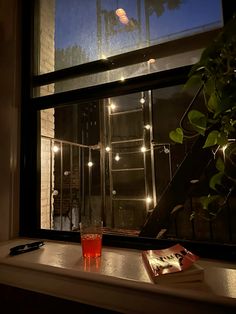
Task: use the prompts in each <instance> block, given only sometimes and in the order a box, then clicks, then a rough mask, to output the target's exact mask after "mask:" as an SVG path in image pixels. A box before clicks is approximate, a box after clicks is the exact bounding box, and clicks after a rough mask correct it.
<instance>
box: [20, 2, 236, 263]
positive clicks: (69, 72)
mask: <svg viewBox="0 0 236 314" xmlns="http://www.w3.org/2000/svg"><path fill="white" fill-rule="evenodd" d="M222 4H223V16H224V22H226V21H227V20H228V19H229V18H230V17H231V15H232V10H235V11H236V8H235V7H236V5H235V4H232V3H231V4H229V1H228V3H227V1H226V0H223V1H222ZM38 5H39V1H30V2H29V3H26V2H23V3H22V105H21V143H20V144H21V160H20V164H21V165H20V173H21V175H20V236H30V237H39V238H47V239H54V240H62V241H72V242H80V234H79V233H78V232H67V231H55V230H45V229H40V228H39V222H40V202H39V199H40V197H39V195H40V182H39V181H40V180H39V178H40V152H39V150H38V149H37V147H39V143H40V132H39V131H40V130H39V127H40V123H38V122H39V121H40V110H42V109H48V108H57V107H59V106H61V105H65V104H68V105H69V104H71V103H74V102H76V103H79V102H88V101H92V100H98V99H102V98H107V97H113V96H120V95H125V94H127V93H134V92H138V91H143V90H149V89H153V88H161V87H167V86H170V85H174V84H182V83H184V82H186V79H187V76H188V73H189V70H190V68H191V65H189V66H184V67H181V68H175V69H171V70H167V71H163V72H157V73H152V74H147V75H143V76H139V77H134V78H130V79H126V80H125V82H122V83H121V82H120V81H116V82H110V83H106V84H102V85H96V86H92V87H86V88H82V89H77V90H71V91H66V92H61V93H57V94H52V95H47V96H41V97H35V98H34V97H33V88H34V87H38V86H42V85H46V84H49V83H55V82H58V81H61V80H64V79H68V78H73V77H77V76H78V75H87V74H95V73H99V72H103V71H106V70H110V69H116V68H119V67H123V66H127V65H131V64H134V63H137V62H141V61H143V58H144V55H145V58H146V57H147V56H148V59H149V58H150V57H151V56H152V54H153V52H154V53H156V52H158V54H160V55H163V54H164V53H165V52H166V51H169V50H170V49H171V45H172V44H173V42H167V43H163V44H160V45H156V46H152V47H148V48H144V49H141V50H138V51H133V52H128V53H124V54H121V55H118V56H114V57H111V58H108V60H106V61H104V60H98V61H94V62H90V63H87V64H83V65H78V66H74V67H70V68H67V69H62V70H57V71H54V72H51V73H46V74H42V75H34V73H33V69H34V66H33V65H34V60H33V55H34V43H35V42H36V41H35V38H34V33H33V29H34V27H33V26H34V25H35V26H36V25H37V17H35V16H34V12H35V9H36V8H37V7H38ZM217 32H218V31H210V32H207V33H203V34H197V35H194V36H190V37H188V38H183V39H178V40H176V41H177V42H178V43H180V45H179V46H180V47H185V45H188V44H189V43H190V42H192V41H193V40H195V41H196V42H198V40H197V39H201V41H202V42H203V43H204V44H206V42H207V41H208V40H209V38H210V36H214V34H216V33H217ZM196 47H198V43H197V46H196ZM180 49H182V48H180ZM175 243H182V245H184V246H185V247H186V248H188V249H190V250H194V252H196V254H199V255H200V256H202V257H207V258H220V259H222V257H223V259H226V260H231V259H233V258H235V255H236V245H233V244H232V245H231V244H219V243H209V242H202V243H200V242H199V241H186V240H185V241H184V240H179V239H178V240H166V239H158V240H157V239H153V238H148V237H145V238H141V237H137V238H136V237H129V236H118V235H109V234H105V235H104V245H109V246H115V247H125V248H134V249H139V250H143V249H151V248H164V247H167V246H170V245H172V244H175Z"/></svg>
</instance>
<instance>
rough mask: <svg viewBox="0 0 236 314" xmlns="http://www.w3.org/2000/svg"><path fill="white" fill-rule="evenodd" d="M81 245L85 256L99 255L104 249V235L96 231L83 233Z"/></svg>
mask: <svg viewBox="0 0 236 314" xmlns="http://www.w3.org/2000/svg"><path fill="white" fill-rule="evenodd" d="M81 245H82V251H83V256H84V257H99V256H101V251H102V235H101V234H95V233H88V234H83V235H82V236H81Z"/></svg>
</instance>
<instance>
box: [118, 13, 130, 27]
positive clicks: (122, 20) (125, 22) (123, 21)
mask: <svg viewBox="0 0 236 314" xmlns="http://www.w3.org/2000/svg"><path fill="white" fill-rule="evenodd" d="M119 20H120V22H121V23H122V24H125V25H127V24H128V23H129V19H128V17H127V16H126V15H122V16H120V17H119Z"/></svg>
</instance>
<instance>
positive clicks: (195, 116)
mask: <svg viewBox="0 0 236 314" xmlns="http://www.w3.org/2000/svg"><path fill="white" fill-rule="evenodd" d="M188 119H189V122H190V123H191V124H192V126H193V128H194V129H195V130H196V131H197V132H198V133H199V134H202V135H204V134H205V131H206V125H207V118H206V116H205V115H204V114H203V113H202V112H200V111H198V110H191V111H190V112H189V113H188Z"/></svg>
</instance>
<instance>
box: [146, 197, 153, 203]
mask: <svg viewBox="0 0 236 314" xmlns="http://www.w3.org/2000/svg"><path fill="white" fill-rule="evenodd" d="M151 202H152V199H151V197H149V196H148V197H147V198H146V203H147V204H150V203H151Z"/></svg>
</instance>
